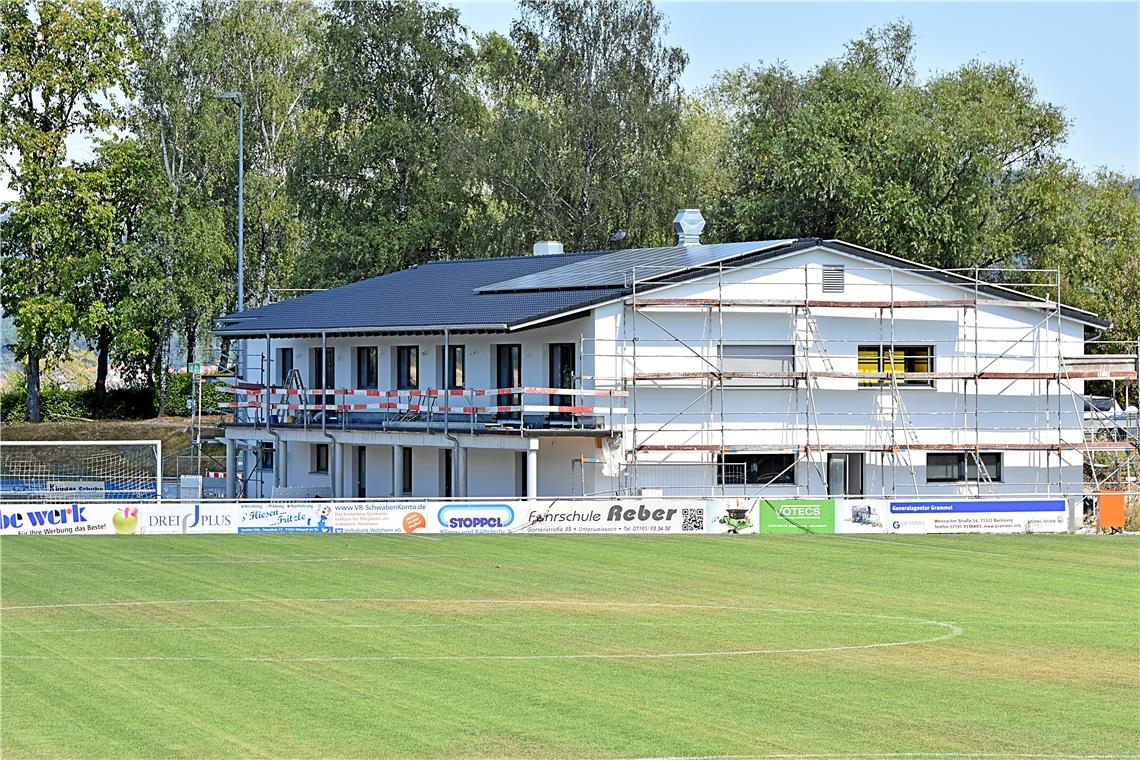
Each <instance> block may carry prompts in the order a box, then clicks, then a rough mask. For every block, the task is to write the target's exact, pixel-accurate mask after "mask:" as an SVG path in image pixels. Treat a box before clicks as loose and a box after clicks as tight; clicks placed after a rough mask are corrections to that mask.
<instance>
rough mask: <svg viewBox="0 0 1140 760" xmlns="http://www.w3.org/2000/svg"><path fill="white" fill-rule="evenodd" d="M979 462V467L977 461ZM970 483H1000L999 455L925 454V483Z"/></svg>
mask: <svg viewBox="0 0 1140 760" xmlns="http://www.w3.org/2000/svg"><path fill="white" fill-rule="evenodd" d="M979 459H980V460H981V464H980V465H979V462H978V460H979ZM964 480H970V481H981V482H986V481H992V482H995V483H997V482H1000V481H1001V454H997V453H993V454H979V455H977V456H975V455H974V454H966V453H962V452H955V453H953V454H927V455H926V482H927V483H959V482H961V481H964Z"/></svg>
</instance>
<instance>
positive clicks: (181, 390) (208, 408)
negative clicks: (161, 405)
mask: <svg viewBox="0 0 1140 760" xmlns="http://www.w3.org/2000/svg"><path fill="white" fill-rule="evenodd" d="M197 393H198V388H197V383H196V382H195V381H194V377H193V376H192V375H188V374H186V373H185V372H171V373H170V374H169V375H167V376H166V413H167V414H168V415H170V416H171V417H189V416H190V410H189V409H187V408H186V400H187V399H188V398H190V396H191V394H193V395H194V401H195V403H197V401H198V396H197ZM219 401H233V398H232V397H231V396H228V395H226V394H225V393H222V392H220V391H219V390H218V386H217V384H215V383H211V382H207V383H206V384H205V385H203V386H202V413H203V414H217V413H218V402H219ZM154 406H155V408H158V389H157V388H156V389H155V391H154Z"/></svg>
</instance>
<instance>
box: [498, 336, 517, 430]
mask: <svg viewBox="0 0 1140 760" xmlns="http://www.w3.org/2000/svg"><path fill="white" fill-rule="evenodd" d="M495 384H496V385H497V386H498V387H500V388H518V387H520V386H521V385H522V346H521V345H519V344H518V343H504V344H502V345H498V346H495ZM497 398H498V405H499V406H518V405H519V404H521V403H522V396H521V395H520V394H518V393H509V394H503V395H501V396H498V397H497ZM498 416H499V418H500V419H519V418H520V417H521V415H520V413H519V412H500V413H499V415H498Z"/></svg>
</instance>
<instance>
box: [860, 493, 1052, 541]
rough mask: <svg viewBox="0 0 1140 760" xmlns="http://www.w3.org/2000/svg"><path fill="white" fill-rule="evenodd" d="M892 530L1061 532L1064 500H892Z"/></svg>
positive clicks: (888, 525)
mask: <svg viewBox="0 0 1140 760" xmlns="http://www.w3.org/2000/svg"><path fill="white" fill-rule="evenodd" d="M889 509H890V516H889V517H888V518H887V519H884V520H883V523H884V527H885V528H888V529H889V531H890V532H892V533H1029V532H1032V533H1061V532H1064V531H1065V529H1066V522H1065V521H1066V504H1065V500H1064V499H953V498H949V499H910V500H906V501H894V500H892V501H891V502H890V507H889Z"/></svg>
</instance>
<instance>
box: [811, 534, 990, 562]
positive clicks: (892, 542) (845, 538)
mask: <svg viewBox="0 0 1140 760" xmlns="http://www.w3.org/2000/svg"><path fill="white" fill-rule="evenodd" d="M826 538H827V540H832V539H838V540H841V541H870V542H871V543H873V544H887V545H889V546H906V547H910V548H913V549H933V550H936V551H943V552H961V553H964V554H982V555H984V556H986V557H1009V556H1010V555H1009V554H1000V553H998V552H983V551H978V550H977V549H955V548H954V547H952V546H927V545H926V544H912V543H910V542H909V541H895V540H894V539H882V538H868V537H867V536H845V535H840V534H838V533H837V534H833V535H828V536H827V537H826Z"/></svg>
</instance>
